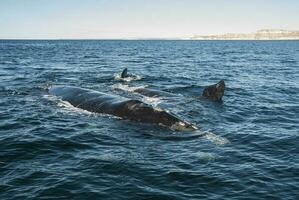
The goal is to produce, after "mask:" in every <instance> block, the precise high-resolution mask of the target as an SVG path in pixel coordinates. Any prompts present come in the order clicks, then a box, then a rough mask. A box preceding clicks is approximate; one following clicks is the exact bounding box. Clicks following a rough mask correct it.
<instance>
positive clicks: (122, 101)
mask: <svg viewBox="0 0 299 200" xmlns="http://www.w3.org/2000/svg"><path fill="white" fill-rule="evenodd" d="M48 92H49V94H50V95H53V96H57V97H58V98H60V99H61V100H63V101H67V102H69V103H70V104H71V105H72V106H74V107H76V108H80V109H83V110H87V111H90V112H94V113H103V114H109V115H113V116H116V117H120V118H122V119H125V120H131V121H135V122H142V123H148V124H155V125H160V126H164V127H168V128H170V129H171V130H174V131H193V130H196V129H197V127H196V126H195V125H193V124H191V123H189V122H186V121H184V120H182V119H180V118H178V117H177V116H175V115H174V114H172V113H170V112H168V111H166V110H162V109H158V108H154V107H153V106H151V105H149V104H146V103H144V102H142V101H140V100H137V99H129V98H126V97H122V96H119V95H115V94H107V93H103V92H99V91H95V90H90V89H85V88H80V87H74V86H59V85H57V86H52V87H50V88H49V90H48Z"/></svg>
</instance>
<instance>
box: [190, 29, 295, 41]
mask: <svg viewBox="0 0 299 200" xmlns="http://www.w3.org/2000/svg"><path fill="white" fill-rule="evenodd" d="M190 39H191V40H299V31H288V30H280V29H279V30H273V29H262V30H259V31H257V32H255V33H226V34H223V35H194V36H193V37H191V38H190Z"/></svg>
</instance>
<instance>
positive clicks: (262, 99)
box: [0, 40, 299, 200]
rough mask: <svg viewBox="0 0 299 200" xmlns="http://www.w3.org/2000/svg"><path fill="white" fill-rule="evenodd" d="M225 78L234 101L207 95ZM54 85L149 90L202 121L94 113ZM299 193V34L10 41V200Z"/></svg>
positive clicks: (2, 138)
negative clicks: (161, 122) (179, 125)
mask: <svg viewBox="0 0 299 200" xmlns="http://www.w3.org/2000/svg"><path fill="white" fill-rule="evenodd" d="M124 68H128V72H129V73H131V74H133V75H134V77H135V78H131V79H130V78H129V79H125V80H121V79H120V78H119V74H120V73H121V71H122V70H123V69H124ZM221 79H223V80H224V81H225V83H226V91H225V94H224V97H223V102H222V103H217V102H211V101H209V100H207V99H205V98H202V97H201V93H202V91H203V89H204V87H205V86H207V85H211V84H215V83H217V82H218V81H219V80H221ZM51 85H70V86H78V87H82V88H88V89H92V90H97V91H101V92H105V93H108V94H116V95H120V96H124V97H128V98H133V99H139V100H142V101H144V102H145V103H148V104H151V105H152V106H154V107H157V108H161V109H165V110H168V111H169V112H172V113H173V114H175V115H176V116H179V117H180V118H181V119H184V120H186V121H188V122H190V123H193V124H195V125H196V126H198V127H200V129H199V130H198V131H197V133H185V132H177V131H172V130H170V129H167V128H165V127H160V126H157V125H149V124H142V123H137V122H132V121H127V120H122V119H119V118H116V117H113V116H109V115H102V114H96V113H91V112H87V111H84V110H81V109H78V108H75V107H72V106H71V105H70V104H68V103H67V102H64V101H61V100H60V99H59V98H56V97H53V96H51V95H49V94H48V92H47V88H48V87H49V86H51ZM134 88H150V89H156V90H161V91H167V92H171V93H174V94H175V95H176V96H175V97H174V98H163V97H145V96H142V95H139V94H136V93H134V92H132V90H133V89H134ZM198 132H200V133H203V134H198ZM298 198H299V41H168V40H166V41H165V40H161V41H160V40H153V41H148V40H144V41H142V40H132V41H127V40H74V41H72V40H50V41H47V40H36V41H34V40H0V199H22V200H23V199H171V200H174V199H182V200H184V199H185V200H190V199H284V200H285V199H298Z"/></svg>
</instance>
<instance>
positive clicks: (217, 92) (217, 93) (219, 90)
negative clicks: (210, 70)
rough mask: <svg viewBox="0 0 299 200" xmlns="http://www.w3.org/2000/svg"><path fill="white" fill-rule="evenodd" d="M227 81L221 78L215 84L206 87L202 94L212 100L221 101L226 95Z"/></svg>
mask: <svg viewBox="0 0 299 200" xmlns="http://www.w3.org/2000/svg"><path fill="white" fill-rule="evenodd" d="M224 90H225V83H224V80H220V81H219V82H218V83H216V84H214V85H210V86H207V87H205V89H204V90H203V93H202V96H203V97H206V98H207V99H210V100H212V101H216V102H221V101H222V97H223V95H224Z"/></svg>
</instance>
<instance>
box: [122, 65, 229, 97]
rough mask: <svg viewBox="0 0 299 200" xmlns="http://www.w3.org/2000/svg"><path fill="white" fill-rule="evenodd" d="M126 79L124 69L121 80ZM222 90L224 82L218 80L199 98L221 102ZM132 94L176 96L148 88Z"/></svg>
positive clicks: (126, 70) (127, 75)
mask: <svg viewBox="0 0 299 200" xmlns="http://www.w3.org/2000/svg"><path fill="white" fill-rule="evenodd" d="M127 77H130V75H129V74H128V69H127V68H125V69H124V70H123V71H122V73H121V78H127ZM224 90H225V82H224V80H220V81H219V82H218V83H216V84H213V85H208V86H205V87H204V89H203V92H202V95H201V96H202V97H205V98H206V99H209V100H211V101H214V102H222V97H223V95H224ZM132 92H134V93H138V94H141V95H143V96H147V97H176V96H177V95H176V94H174V93H171V92H166V91H161V90H155V89H150V88H136V89H134V90H132Z"/></svg>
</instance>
